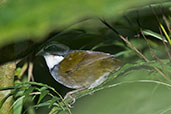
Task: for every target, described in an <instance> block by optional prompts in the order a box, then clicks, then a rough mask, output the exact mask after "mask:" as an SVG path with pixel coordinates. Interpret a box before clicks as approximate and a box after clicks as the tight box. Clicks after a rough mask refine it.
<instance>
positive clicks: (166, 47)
mask: <svg viewBox="0 0 171 114" xmlns="http://www.w3.org/2000/svg"><path fill="white" fill-rule="evenodd" d="M159 31H160V34H161V37H162V42H163V44H164V46H165V50H166V52H167V54H168V56H169V59H170V60H171V55H170V52H169V48H168V46H167V44H166V43H165V42H164V37H163V33H162V30H161V28H160V27H159Z"/></svg>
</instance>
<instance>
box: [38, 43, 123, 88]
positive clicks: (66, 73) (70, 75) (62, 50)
mask: <svg viewBox="0 0 171 114" xmlns="http://www.w3.org/2000/svg"><path fill="white" fill-rule="evenodd" d="M38 53H39V55H43V56H44V58H45V61H46V64H47V66H48V68H49V72H50V74H51V75H52V76H53V78H54V79H55V80H56V81H57V82H59V83H60V84H62V85H64V86H66V87H68V88H72V89H83V88H86V89H93V88H95V87H97V86H99V85H101V84H102V83H103V82H104V81H105V80H107V79H108V76H109V74H110V73H112V72H115V71H118V70H119V69H120V68H121V67H122V66H123V65H124V64H125V63H124V62H122V61H120V60H118V59H116V58H115V57H114V55H111V54H109V53H104V52H100V51H90V50H72V49H70V48H69V47H68V46H66V45H64V44H61V43H57V42H53V43H51V44H49V45H46V46H44V47H43V48H42V49H41V50H40V51H39V52H38Z"/></svg>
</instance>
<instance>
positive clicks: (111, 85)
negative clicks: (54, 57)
mask: <svg viewBox="0 0 171 114" xmlns="http://www.w3.org/2000/svg"><path fill="white" fill-rule="evenodd" d="M0 5H1V6H0V68H3V69H0V82H1V86H0V100H1V102H0V110H1V111H2V110H4V109H8V110H6V111H8V113H11V114H12V113H14V114H23V113H28V114H42V113H43V114H48V113H49V114H71V113H72V114H104V113H107V114H115V113H116V114H170V113H171V110H170V109H171V107H170V105H171V101H170V99H169V98H170V96H171V91H170V88H171V62H170V60H171V39H170V38H171V37H170V36H171V2H170V1H162V3H161V2H160V1H159V0H158V1H157V0H156V1H154V0H150V1H149V0H139V1H137V0H131V1H125V0H120V1H117V0H101V1H97V0H96V1H93V2H92V1H90V0H85V1H80V0H70V1H67V2H66V1H62V0H58V1H57V0H51V1H47V0H36V1H33V0H15V1H12V0H3V1H1V2H0ZM54 40H55V41H58V42H60V43H63V44H65V45H67V46H69V47H70V48H71V49H75V50H79V49H80V50H94V51H102V52H107V53H111V54H113V55H115V56H116V58H117V59H120V60H122V61H124V62H126V65H125V66H123V67H122V68H121V69H120V70H119V71H117V72H113V73H111V74H110V76H109V79H108V80H107V81H105V83H103V84H102V85H100V86H98V87H96V88H94V89H93V90H88V89H86V90H82V91H79V92H76V93H74V94H73V95H72V96H73V97H74V98H75V99H76V102H75V103H74V104H72V101H73V99H71V98H67V99H65V100H63V97H64V96H65V94H66V93H67V92H68V91H71V89H68V88H66V87H64V86H62V85H60V84H58V83H57V82H56V81H54V79H53V78H52V76H51V75H50V74H49V71H48V69H47V66H46V64H45V62H44V59H43V58H42V57H39V56H36V53H37V52H38V51H39V50H40V49H41V48H42V47H43V46H44V45H48V43H49V42H51V41H54ZM10 66H12V67H10ZM14 70H15V72H14ZM4 71H5V72H4ZM4 93H6V94H4ZM11 96H12V97H13V101H12V100H11V99H12V97H11ZM8 98H9V99H8ZM8 103H9V105H8ZM71 107H72V108H71ZM1 111H0V113H1ZM3 113H4V114H6V112H2V114H3Z"/></svg>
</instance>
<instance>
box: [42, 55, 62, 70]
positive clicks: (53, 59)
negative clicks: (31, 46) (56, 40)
mask: <svg viewBox="0 0 171 114" xmlns="http://www.w3.org/2000/svg"><path fill="white" fill-rule="evenodd" d="M44 58H45V60H46V64H47V66H48V67H49V69H52V68H53V67H54V66H55V65H57V64H59V63H60V62H61V61H62V60H63V59H64V57H63V56H54V55H46V56H44Z"/></svg>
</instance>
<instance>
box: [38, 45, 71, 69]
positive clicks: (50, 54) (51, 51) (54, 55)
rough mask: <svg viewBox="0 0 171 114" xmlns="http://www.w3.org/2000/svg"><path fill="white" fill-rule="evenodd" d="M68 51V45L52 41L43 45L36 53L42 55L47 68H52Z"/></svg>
mask: <svg viewBox="0 0 171 114" xmlns="http://www.w3.org/2000/svg"><path fill="white" fill-rule="evenodd" d="M69 51H70V49H69V47H67V46H65V45H63V44H60V43H57V42H52V43H50V44H48V45H46V46H44V47H43V48H42V49H41V50H40V51H39V52H38V53H37V54H36V55H42V56H44V58H45V60H46V63H47V65H48V67H49V69H52V68H53V67H54V66H55V65H58V64H59V63H60V62H61V61H62V60H63V59H64V57H65V55H66V54H68V52H69Z"/></svg>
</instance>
